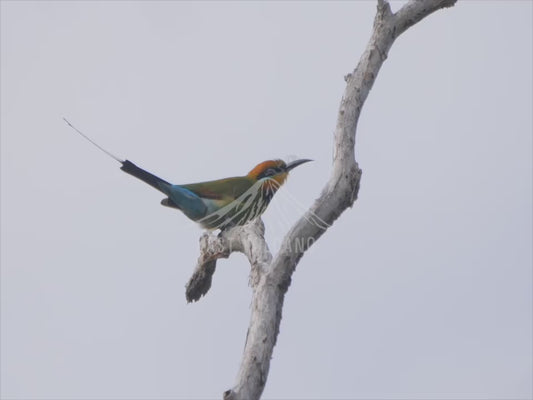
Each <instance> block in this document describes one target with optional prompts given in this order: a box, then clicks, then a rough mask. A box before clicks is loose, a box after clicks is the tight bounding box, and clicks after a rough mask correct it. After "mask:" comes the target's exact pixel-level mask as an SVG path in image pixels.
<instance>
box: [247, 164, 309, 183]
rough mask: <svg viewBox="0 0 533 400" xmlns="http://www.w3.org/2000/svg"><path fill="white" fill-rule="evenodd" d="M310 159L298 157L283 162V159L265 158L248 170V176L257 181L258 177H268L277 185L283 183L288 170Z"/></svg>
mask: <svg viewBox="0 0 533 400" xmlns="http://www.w3.org/2000/svg"><path fill="white" fill-rule="evenodd" d="M309 161H312V160H308V159H300V160H295V161H291V162H289V163H285V161H283V160H267V161H263V162H262V163H259V164H257V165H256V166H255V167H254V168H253V169H252V170H251V171H250V172H248V177H249V178H252V179H255V180H257V181H259V180H260V179H264V178H270V179H273V180H275V181H276V182H277V183H278V185H279V186H281V185H283V183H284V182H285V180H286V179H287V176H288V174H289V171H290V170H291V169H293V168H295V167H297V166H298V165H301V164H303V163H306V162H309Z"/></svg>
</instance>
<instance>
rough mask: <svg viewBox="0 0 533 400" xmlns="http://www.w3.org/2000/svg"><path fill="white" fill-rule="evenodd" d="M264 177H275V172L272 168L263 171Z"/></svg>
mask: <svg viewBox="0 0 533 400" xmlns="http://www.w3.org/2000/svg"><path fill="white" fill-rule="evenodd" d="M264 175H265V176H272V175H276V170H275V169H274V168H268V169H266V170H265V173H264Z"/></svg>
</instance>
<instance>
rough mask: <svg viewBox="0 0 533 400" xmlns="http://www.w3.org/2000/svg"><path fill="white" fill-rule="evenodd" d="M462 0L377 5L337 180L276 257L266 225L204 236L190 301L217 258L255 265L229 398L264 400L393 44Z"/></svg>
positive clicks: (344, 126)
mask: <svg viewBox="0 0 533 400" xmlns="http://www.w3.org/2000/svg"><path fill="white" fill-rule="evenodd" d="M455 2H456V0H411V1H409V2H408V3H407V4H405V5H404V6H403V7H402V8H401V9H400V10H399V11H397V12H396V13H392V11H391V8H390V5H389V3H388V2H387V1H386V0H378V6H377V13H376V16H375V19H374V27H373V30H372V36H371V38H370V40H369V42H368V45H367V47H366V50H365V51H364V53H363V54H362V56H361V58H360V60H359V63H358V64H357V67H356V68H355V69H354V71H353V72H352V73H350V74H348V75H347V76H346V77H345V80H346V83H347V84H346V89H345V92H344V95H343V97H342V101H341V104H340V108H339V113H338V117H337V126H336V129H335V137H334V144H333V145H334V156H333V169H332V173H331V176H330V178H329V180H328V181H327V182H326V184H325V186H324V189H323V190H322V193H321V194H320V197H319V198H318V199H317V200H316V201H315V203H314V204H313V205H312V206H311V207H310V209H309V210H308V211H307V212H306V214H305V215H304V216H302V217H301V218H300V219H299V220H298V221H297V222H296V223H295V224H294V226H293V227H292V228H291V229H290V230H289V232H288V233H287V235H286V236H285V238H284V240H283V242H282V245H281V248H280V250H279V252H278V253H277V254H276V256H275V257H274V258H273V257H272V255H271V253H270V251H269V249H268V246H267V244H266V242H265V240H264V237H263V233H264V226H263V223H262V222H261V221H260V220H258V221H256V222H254V223H250V224H248V225H246V226H244V227H237V228H233V229H230V230H227V231H224V232H222V233H221V234H220V235H219V236H218V237H214V236H209V237H206V236H203V237H202V239H201V243H202V245H201V255H200V258H199V260H198V266H197V269H196V271H195V274H194V276H193V278H191V281H190V282H189V284H188V285H187V299H188V300H189V301H191V300H198V299H199V298H200V297H201V296H202V295H204V294H205V293H206V292H207V290H208V289H209V287H210V285H211V276H212V274H213V273H214V270H215V263H216V259H217V258H221V257H228V256H229V254H230V253H231V252H233V251H239V252H243V253H244V254H245V255H246V256H247V257H248V260H249V261H250V264H251V266H252V273H251V279H250V282H251V286H252V289H253V298H252V307H251V317H250V325H249V328H248V334H247V336H246V344H245V348H244V354H243V358H242V362H241V367H240V370H239V373H238V375H237V381H236V383H235V385H234V386H233V388H232V389H230V390H227V391H226V392H225V393H224V399H225V400H237V399H243V400H254V399H259V398H260V397H261V393H262V392H263V389H264V387H265V383H266V380H267V376H268V370H269V367H270V359H271V358H272V353H273V349H274V345H275V344H276V339H277V336H278V332H279V325H280V322H281V314H282V307H283V300H284V297H285V293H286V292H287V289H288V288H289V286H290V283H291V276H292V273H293V272H294V270H295V268H296V265H297V264H298V262H299V261H300V259H301V258H302V256H303V254H304V253H305V251H306V250H307V249H308V248H309V247H310V246H311V245H312V244H313V243H314V242H315V241H316V240H317V239H318V238H320V236H321V235H322V234H323V233H324V232H325V231H326V230H327V228H328V227H329V226H331V224H332V223H333V222H334V221H335V220H336V219H337V218H338V217H339V216H340V215H341V214H342V213H343V212H344V210H346V209H347V208H348V207H351V206H352V205H353V203H354V201H355V200H356V199H357V194H358V191H359V182H360V179H361V170H360V169H359V166H358V164H357V162H356V161H355V156H354V150H355V149H354V146H355V135H356V128H357V121H358V119H359V115H360V113H361V109H362V107H363V104H364V102H365V100H366V98H367V96H368V93H369V92H370V89H371V88H372V86H373V84H374V81H375V80H376V77H377V74H378V72H379V70H380V68H381V66H382V65H383V62H384V61H385V59H386V58H387V54H388V52H389V49H390V48H391V46H392V44H393V43H394V40H395V39H396V38H397V37H398V36H399V35H400V34H401V33H403V32H404V31H405V30H407V29H408V28H409V27H411V26H413V25H414V24H416V23H417V22H419V21H420V20H422V19H423V18H424V17H426V16H428V15H429V14H431V13H432V12H434V11H436V10H438V9H441V8H445V7H450V6H453V5H454V4H455Z"/></svg>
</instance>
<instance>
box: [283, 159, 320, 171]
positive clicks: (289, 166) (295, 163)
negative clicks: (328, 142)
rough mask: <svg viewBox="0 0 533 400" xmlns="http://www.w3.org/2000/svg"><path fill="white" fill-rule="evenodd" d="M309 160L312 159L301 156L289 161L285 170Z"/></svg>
mask: <svg viewBox="0 0 533 400" xmlns="http://www.w3.org/2000/svg"><path fill="white" fill-rule="evenodd" d="M309 161H313V160H308V159H307V158H303V159H301V160H296V161H291V162H290V163H288V164H287V166H286V167H285V171H287V172H289V171H290V170H291V169H293V168H295V167H297V166H298V165H301V164H303V163H306V162H309Z"/></svg>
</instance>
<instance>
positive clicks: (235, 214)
mask: <svg viewBox="0 0 533 400" xmlns="http://www.w3.org/2000/svg"><path fill="white" fill-rule="evenodd" d="M63 120H64V121H65V122H66V123H67V124H68V125H69V126H70V127H71V128H72V129H74V130H75V131H76V132H77V133H79V134H80V135H81V136H82V137H84V138H85V139H86V140H88V141H89V142H91V143H92V144H93V145H94V146H96V147H97V148H98V149H100V150H101V151H103V152H104V153H105V154H107V155H108V156H110V157H111V158H113V159H114V160H116V161H118V162H119V163H120V164H121V167H120V169H121V170H122V171H124V172H126V173H127V174H129V175H132V176H134V177H135V178H137V179H140V180H141V181H143V182H145V183H147V184H148V185H150V186H152V187H153V188H155V189H157V190H158V191H160V192H162V193H163V194H164V195H165V196H166V197H165V198H164V199H163V200H161V204H162V205H164V206H166V207H170V208H174V209H178V210H180V211H182V212H183V214H185V216H186V217H188V218H189V219H191V220H192V221H194V222H196V223H198V224H199V225H200V226H201V227H202V228H204V229H208V230H215V229H220V230H221V231H222V230H225V229H228V228H231V227H234V226H239V225H245V224H246V223H248V222H250V221H253V220H254V219H256V218H258V217H260V216H261V215H262V214H263V213H264V212H265V210H266V209H267V207H268V205H269V203H270V201H271V200H272V198H273V196H274V194H275V193H276V192H277V190H278V189H279V188H280V187H281V186H282V185H283V184H284V183H285V181H286V180H287V177H288V174H289V172H290V171H291V170H292V169H293V168H295V167H297V166H299V165H302V164H304V163H307V162H309V161H312V160H310V159H298V160H295V161H292V162H288V163H286V162H285V161H283V160H280V159H274V160H266V161H263V162H261V163H259V164H257V165H256V166H255V167H254V168H252V170H250V172H248V174H246V175H244V176H235V177H230V178H224V179H217V180H213V181H206V182H199V183H190V184H184V185H175V184H171V183H169V182H167V181H166V180H164V179H162V178H159V177H158V176H156V175H154V174H152V173H150V172H148V171H146V170H144V169H142V168H140V167H138V166H137V165H135V164H134V163H133V162H131V161H130V160H127V159H125V160H122V159H120V158H119V157H116V156H115V155H113V154H112V153H110V152H109V151H107V150H106V149H104V148H103V147H101V146H100V145H99V144H97V143H96V142H94V141H93V140H92V139H91V138H89V137H88V136H87V135H85V134H84V133H83V132H81V131H80V130H79V129H77V128H76V127H75V126H74V125H72V124H71V123H70V122H69V121H68V120H67V119H66V118H63Z"/></svg>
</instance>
